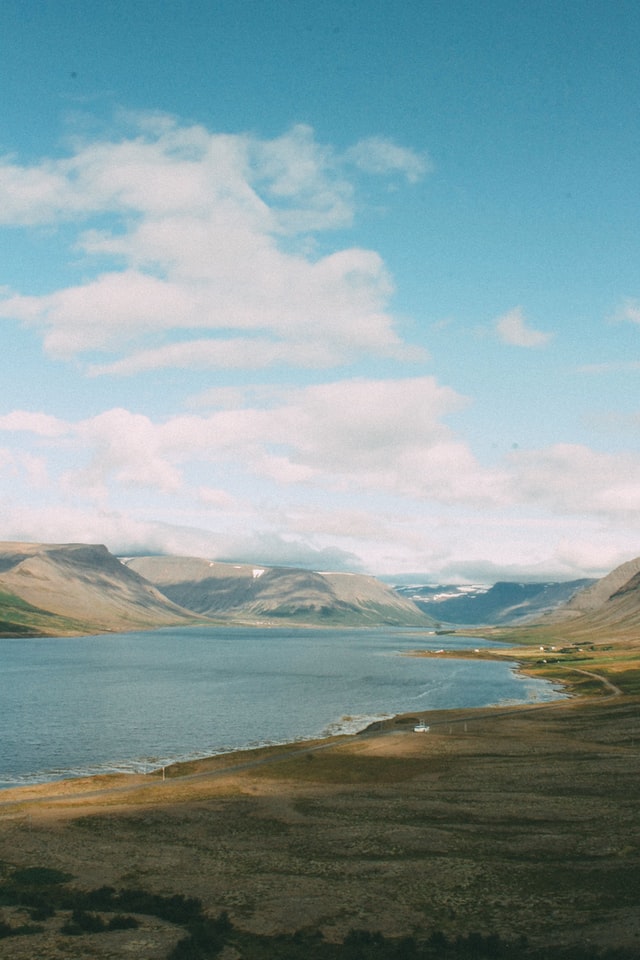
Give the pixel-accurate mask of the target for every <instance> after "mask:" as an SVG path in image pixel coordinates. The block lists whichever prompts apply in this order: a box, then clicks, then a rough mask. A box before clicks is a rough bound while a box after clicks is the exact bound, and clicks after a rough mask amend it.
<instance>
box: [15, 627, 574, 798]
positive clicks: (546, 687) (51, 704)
mask: <svg viewBox="0 0 640 960" xmlns="http://www.w3.org/2000/svg"><path fill="white" fill-rule="evenodd" d="M462 646H466V647H469V646H485V647H486V646H491V644H490V643H489V642H487V641H479V640H471V641H469V640H466V641H462V640H460V638H452V637H433V636H426V635H425V634H424V633H423V632H421V631H411V630H389V629H378V630H326V631H325V630H322V631H316V630H296V629H291V628H287V629H282V630H278V629H274V630H259V629H239V628H229V629H226V628H222V629H220V628H217V629H214V630H212V629H210V628H194V627H188V628H182V629H177V630H176V629H170V630H169V629H167V630H160V631H156V632H153V633H129V634H120V635H113V634H109V635H107V636H98V637H82V638H72V639H44V640H0V786H2V787H8V786H14V785H16V784H21V783H29V782H35V781H42V780H53V779H57V778H60V777H68V776H80V775H84V774H86V773H98V772H105V771H113V770H125V771H134V770H138V771H139V770H145V769H151V768H153V767H158V766H161V765H163V764H165V763H170V762H171V761H174V760H176V759H186V758H190V757H197V756H206V755H209V754H213V753H220V752H224V751H228V750H234V749H238V748H241V747H247V746H258V745H260V744H265V743H281V742H288V741H293V740H298V739H305V738H307V739H308V738H313V737H317V736H320V735H322V734H328V733H333V732H336V731H342V730H345V731H350V730H357V729H361V728H362V727H364V726H366V724H367V723H368V722H370V721H371V720H372V719H374V718H376V717H380V716H388V715H390V714H395V713H401V712H405V711H411V710H429V709H441V708H446V707H473V706H483V705H487V704H495V703H504V702H511V703H512V702H523V701H527V700H534V699H535V700H551V699H557V698H558V696H560V695H561V694H560V693H559V692H558V690H557V688H554V687H553V686H551V684H549V683H546V682H545V681H541V680H534V679H531V678H526V677H522V676H518V675H517V674H516V673H515V672H514V669H513V668H512V667H511V666H510V665H509V664H506V663H491V662H477V661H465V660H440V661H438V660H432V659H418V658H414V657H403V656H401V654H402V653H403V652H406V651H409V650H413V649H417V648H419V649H441V648H446V649H452V648H454V649H455V648H456V647H458V648H459V647H462Z"/></svg>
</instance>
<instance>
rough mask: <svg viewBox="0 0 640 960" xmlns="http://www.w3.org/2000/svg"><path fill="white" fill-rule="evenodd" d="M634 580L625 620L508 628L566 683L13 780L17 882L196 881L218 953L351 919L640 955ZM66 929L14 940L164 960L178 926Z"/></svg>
mask: <svg viewBox="0 0 640 960" xmlns="http://www.w3.org/2000/svg"><path fill="white" fill-rule="evenodd" d="M630 583H631V581H630ZM619 589H620V588H617V589H616V591H615V593H616V594H617V593H619ZM639 591H640V587H639V586H638V585H637V584H636V585H635V586H634V585H631V586H629V588H628V589H627V591H626V592H623V594H622V597H620V596H618V597H616V596H612V598H610V599H608V600H607V601H606V603H611V604H612V607H611V608H610V609H612V610H613V613H612V619H610V620H608V621H607V620H606V617H605V614H604V613H603V612H602V608H599V610H598V616H599V617H600V619H599V621H598V622H597V624H596V625H595V626H594V623H593V621H592V620H590V619H589V618H590V617H591V616H592V614H584V615H582V616H580V617H578V618H575V619H572V620H571V622H570V623H568V624H555V625H549V624H546V625H544V626H542V627H536V628H526V629H525V628H521V629H519V630H517V631H516V630H514V631H512V632H511V633H510V634H508V633H507V632H506V631H505V630H504V629H501V630H500V631H494V632H493V633H494V636H499V637H502V639H504V640H505V641H509V643H511V644H513V643H515V642H517V643H518V644H519V645H518V646H517V647H511V648H509V647H507V645H506V644H505V648H504V649H501V650H500V652H499V653H495V652H493V651H492V654H491V655H492V656H504V657H508V658H510V659H516V658H517V659H518V660H519V661H520V662H521V664H522V668H523V669H525V670H527V671H529V672H532V673H535V674H536V675H537V676H544V677H547V678H549V679H553V680H556V681H561V682H563V683H564V684H565V685H566V687H567V690H568V692H570V693H571V694H572V696H571V697H570V698H569V699H565V700H559V701H557V702H555V703H551V704H539V705H531V706H526V707H509V706H503V707H495V708H490V709H489V708H487V709H482V710H473V711H442V712H439V713H431V714H426V715H419V716H420V719H423V718H424V719H426V721H427V722H428V724H429V725H430V729H429V731H428V732H426V733H417V732H415V731H414V726H415V724H416V722H417V720H418V715H416V716H411V717H398V718H395V719H393V720H389V721H386V722H385V723H383V724H380V725H377V726H376V727H375V729H370V730H369V731H367V732H365V733H363V734H360V735H356V736H350V737H340V738H333V739H331V740H327V741H321V742H316V743H304V744H297V745H291V746H288V747H277V748H268V749H263V750H259V751H250V752H247V753H244V754H233V755H226V756H221V757H214V758H210V759H209V760H206V761H200V762H197V763H193V764H188V765H179V766H176V767H174V768H171V769H168V770H167V771H166V772H165V773H164V774H163V773H161V772H156V773H154V774H150V775H147V776H129V777H104V778H99V779H93V780H75V781H66V782H63V783H58V784H44V785H41V786H38V787H33V788H22V789H20V790H5V791H3V792H2V793H1V794H0V867H1V869H2V877H5V878H7V877H10V876H11V874H12V872H13V871H15V870H16V869H19V868H28V867H47V868H53V869H56V870H60V871H64V872H65V873H67V874H69V875H70V877H71V880H70V884H71V886H72V887H74V888H75V889H77V890H93V889H95V888H97V887H101V886H102V885H105V884H106V885H109V886H112V887H114V888H116V889H121V888H131V887H136V888H141V889H144V890H145V891H150V892H153V893H156V894H161V895H164V896H168V895H175V894H182V895H184V896H188V897H197V898H199V899H200V900H201V901H202V903H203V905H204V908H205V910H206V911H207V912H208V913H209V914H210V915H211V916H217V915H218V914H219V913H220V911H222V910H226V911H228V914H229V917H230V919H231V921H232V923H233V925H234V929H235V931H236V940H235V941H234V940H233V938H232V939H231V945H228V946H226V947H225V948H224V951H223V953H222V954H221V956H222V957H223V960H241V958H246V960H249V958H251V957H259V956H279V954H278V952H275V953H274V952H272V953H268V954H267V953H260V952H259V951H258V952H255V953H254V952H251V950H250V949H249V947H248V946H247V943H248V941H247V940H245V941H243V940H242V937H243V936H244V937H248V936H249V935H252V934H253V935H269V936H272V937H273V936H276V935H279V934H284V933H293V932H294V931H307V932H309V931H320V932H321V934H322V935H323V937H324V938H325V941H340V940H341V939H342V938H344V936H345V935H346V934H347V933H348V931H349V930H353V929H366V930H370V931H381V932H382V933H384V934H385V935H387V936H391V937H402V936H406V935H409V934H411V935H413V936H416V937H418V938H422V937H425V938H427V937H429V936H430V935H432V934H434V932H436V931H441V932H442V933H443V934H444V935H445V936H446V937H447V938H455V937H456V936H467V935H468V934H470V933H472V932H479V933H481V934H484V935H487V934H497V935H499V936H500V937H501V938H503V939H505V940H509V941H512V942H513V941H517V940H518V938H520V937H523V938H526V939H527V942H528V944H529V945H530V948H531V949H534V948H536V947H546V948H548V950H550V951H551V954H550V955H558V954H557V951H559V950H560V949H561V948H563V947H565V946H569V945H572V946H575V945H578V944H580V945H583V946H584V947H585V949H587V948H588V949H589V950H591V951H592V953H591V954H589V955H590V956H595V955H598V953H599V952H600V951H605V950H608V949H611V948H617V949H621V950H622V949H625V950H627V951H628V952H627V954H625V956H632V955H637V954H638V952H640V823H639V821H638V816H637V808H638V801H637V783H638V768H639V755H640V713H639V706H640V664H639V657H640V643H639V639H638V636H637V631H636V629H635V627H633V626H629V625H628V623H626V621H625V620H624V619H623V620H620V619H619V605H620V604H621V603H622V604H624V606H625V609H626V610H627V611H628V609H629V605H630V603H631V602H632V598H633V597H635V602H636V603H637V602H638V593H639ZM607 609H609V608H607ZM616 618H618V619H616ZM603 623H605V626H603ZM605 633H606V636H605ZM596 636H597V638H598V639H597V640H596ZM417 655H420V654H419V652H418V653H417ZM456 656H460V654H459V653H457V654H456ZM468 656H487V653H486V652H481V653H474V652H469V654H468ZM2 877H0V880H1V879H2ZM0 919H4V921H5V922H7V923H9V925H11V926H18V925H19V924H21V923H25V922H26V912H25V908H24V907H23V906H15V907H12V906H5V907H4V908H1V907H0ZM60 925H61V920H60V916H58V915H56V916H55V917H53V918H50V919H45V920H44V921H42V922H41V923H40V924H39V927H40V932H38V933H33V934H32V935H30V936H23V937H18V936H13V937H9V938H6V939H4V940H0V957H11V958H16V960H18V958H34V957H35V958H37V960H52V958H54V957H55V958H60V957H64V958H65V960H71V958H86V957H102V958H115V957H127V956H131V957H135V958H137V960H138V958H139V960H147V958H148V960H151V958H158V960H159V958H165V957H168V956H169V953H170V951H171V950H172V948H173V946H174V945H175V943H176V942H177V940H178V939H179V938H180V936H181V935H182V934H183V933H184V931H183V930H180V929H177V928H176V927H175V926H174V925H173V924H170V923H168V922H166V921H163V920H158V919H154V918H150V917H144V918H141V926H140V927H138V928H137V929H134V930H120V931H117V932H105V933H95V934H89V933H87V934H83V935H82V936H68V935H65V934H63V933H62V932H61V930H60ZM243 944H244V946H243ZM261 949H262V948H261ZM554 951H556V952H555V953H554ZM378 955H380V954H376V956H378ZM523 955H524V954H523Z"/></svg>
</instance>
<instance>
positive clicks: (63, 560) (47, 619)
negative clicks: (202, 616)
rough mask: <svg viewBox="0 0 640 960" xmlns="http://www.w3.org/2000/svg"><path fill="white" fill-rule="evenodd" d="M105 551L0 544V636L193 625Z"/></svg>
mask: <svg viewBox="0 0 640 960" xmlns="http://www.w3.org/2000/svg"><path fill="white" fill-rule="evenodd" d="M196 619H197V618H196V617H195V616H194V614H193V613H191V612H190V611H188V610H183V609H181V608H180V607H178V606H176V605H175V604H174V603H172V602H171V601H170V600H168V599H167V598H166V597H165V596H163V595H162V594H161V593H160V592H159V591H158V590H157V589H156V588H155V587H154V586H152V585H151V584H150V583H147V582H146V581H145V580H144V579H143V578H142V577H140V576H139V575H138V574H137V573H135V571H133V570H130V569H129V568H128V567H126V566H125V565H124V564H123V563H121V562H120V561H119V560H118V559H117V558H116V557H114V556H113V555H112V554H111V553H109V551H108V550H107V548H106V547H104V546H100V545H95V544H81V543H68V544H43V543H11V542H0V633H2V634H3V635H4V636H22V635H26V636H29V635H30V636H33V635H39V636H42V635H47V636H60V635H71V634H88V633H105V632H111V631H126V630H138V629H143V630H144V629H152V628H155V627H165V626H174V625H178V624H186V623H193V622H194V620H196Z"/></svg>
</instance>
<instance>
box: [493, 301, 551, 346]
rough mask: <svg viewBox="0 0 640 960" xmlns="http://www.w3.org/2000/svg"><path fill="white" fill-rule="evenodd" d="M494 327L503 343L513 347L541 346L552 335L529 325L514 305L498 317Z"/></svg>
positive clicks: (519, 308) (519, 309)
mask: <svg viewBox="0 0 640 960" xmlns="http://www.w3.org/2000/svg"><path fill="white" fill-rule="evenodd" d="M494 327H495V331H496V333H497V335H498V337H499V338H500V339H501V340H502V341H503V343H508V344H510V345H511V346H514V347H543V346H545V344H547V343H548V342H549V341H550V340H551V338H552V336H553V334H551V333H543V332H542V331H541V330H534V329H533V327H530V326H529V325H528V324H527V322H526V320H525V317H524V314H523V312H522V308H521V307H515V308H514V309H513V310H509V312H508V313H505V314H503V315H502V316H501V317H498V319H497V320H496V321H495V324H494Z"/></svg>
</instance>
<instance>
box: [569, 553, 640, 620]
mask: <svg viewBox="0 0 640 960" xmlns="http://www.w3.org/2000/svg"><path fill="white" fill-rule="evenodd" d="M637 573H640V557H636V558H635V559H634V560H628V561H627V562H626V563H622V564H620V566H619V567H616V568H615V570H612V571H611V573H608V574H607V575H606V577H602V579H601V580H596V581H595V582H594V583H593V584H592V585H591V586H590V587H588V588H587V589H586V590H582V591H581V592H580V593H578V594H576V595H575V597H573V598H572V599H571V600H570V601H569V602H568V603H567V604H566V605H565V606H564V607H563V608H561V610H559V611H558V614H559V615H561V616H564V617H567V618H568V617H576V616H580V615H581V614H583V613H592V612H593V611H595V610H598V609H599V608H600V607H602V606H603V605H604V604H606V603H607V601H608V600H609V599H610V598H611V597H613V596H614V594H615V593H617V591H619V590H620V589H621V588H622V587H624V586H625V585H626V584H628V583H629V581H630V580H631V579H632V578H633V577H634V576H635V575H636V574H637Z"/></svg>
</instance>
